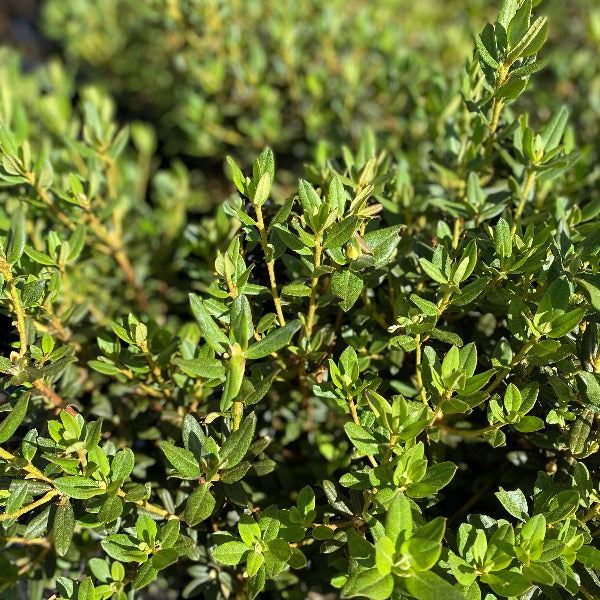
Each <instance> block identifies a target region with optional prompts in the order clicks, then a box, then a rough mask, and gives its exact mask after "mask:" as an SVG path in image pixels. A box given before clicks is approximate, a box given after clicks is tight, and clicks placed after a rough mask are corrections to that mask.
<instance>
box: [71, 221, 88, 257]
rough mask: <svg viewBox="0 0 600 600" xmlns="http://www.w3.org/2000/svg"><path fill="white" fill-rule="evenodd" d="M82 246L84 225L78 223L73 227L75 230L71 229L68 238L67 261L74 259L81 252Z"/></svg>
mask: <svg viewBox="0 0 600 600" xmlns="http://www.w3.org/2000/svg"><path fill="white" fill-rule="evenodd" d="M84 246H85V225H82V224H80V225H78V226H77V227H76V228H75V231H73V233H72V234H71V237H70V238H69V247H70V251H69V256H68V258H67V260H68V261H69V262H71V261H74V260H75V259H76V258H77V257H78V256H79V255H80V254H81V251H82V250H83V247H84Z"/></svg>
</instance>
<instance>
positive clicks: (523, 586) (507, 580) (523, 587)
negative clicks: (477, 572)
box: [481, 571, 532, 598]
mask: <svg viewBox="0 0 600 600" xmlns="http://www.w3.org/2000/svg"><path fill="white" fill-rule="evenodd" d="M481 581H483V582H484V583H487V584H488V585H489V586H490V587H491V588H492V591H493V592H494V593H495V594H498V596H502V597H504V598H508V597H510V598H512V597H513V596H520V595H521V594H524V593H525V592H526V591H527V590H528V589H529V588H530V587H531V585H532V584H531V581H529V579H528V578H527V577H525V575H521V573H516V572H514V571H498V572H496V573H488V574H486V575H484V576H482V577H481Z"/></svg>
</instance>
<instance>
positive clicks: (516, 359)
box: [0, 0, 600, 600]
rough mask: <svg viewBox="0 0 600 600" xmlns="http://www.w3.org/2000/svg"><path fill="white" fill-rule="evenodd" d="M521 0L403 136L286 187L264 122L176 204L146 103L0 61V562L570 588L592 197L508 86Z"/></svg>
mask: <svg viewBox="0 0 600 600" xmlns="http://www.w3.org/2000/svg"><path fill="white" fill-rule="evenodd" d="M531 10H532V2H531V0H525V1H524V2H522V3H518V2H517V1H516V0H505V2H504V3H503V6H502V10H501V12H500V16H499V17H498V19H497V21H496V22H495V23H494V24H493V25H487V26H486V28H485V29H484V30H483V32H482V34H481V35H480V36H478V37H477V38H476V52H475V54H474V58H473V60H472V61H470V62H469V63H468V64H467V69H466V71H465V73H464V75H463V77H462V79H461V80H460V81H459V82H458V83H457V84H454V87H455V88H456V87H458V88H459V90H460V91H459V92H458V93H456V94H455V95H454V96H450V95H448V97H447V98H446V103H445V104H440V105H438V109H439V112H438V113H437V114H436V115H435V119H434V120H435V122H436V124H434V125H432V126H431V127H430V128H429V131H430V133H431V136H432V137H431V140H430V145H431V149H432V151H431V153H430V155H429V156H428V157H427V160H424V157H423V156H422V155H414V154H412V153H408V154H406V155H403V154H398V155H397V156H395V157H392V156H390V155H388V154H386V152H385V151H380V150H378V149H377V143H376V140H375V137H374V136H373V135H372V134H369V133H366V134H364V135H363V137H362V139H361V142H360V144H359V145H358V148H357V149H355V150H354V151H353V150H351V149H349V148H342V149H341V151H340V156H333V155H332V156H328V157H324V159H323V160H320V161H316V162H315V164H313V165H310V166H308V167H307V169H306V175H305V178H304V179H302V180H300V182H299V183H298V185H297V189H294V190H292V191H291V193H290V191H289V190H286V188H285V186H282V185H279V184H278V182H277V178H276V176H275V174H276V171H275V159H274V156H273V153H272V152H271V151H270V150H269V149H266V150H264V151H263V152H261V153H260V155H259V156H258V157H257V158H256V160H255V161H254V163H253V167H252V169H251V172H250V170H249V171H248V173H245V172H243V171H242V170H241V169H240V168H239V167H238V165H237V164H236V162H235V161H234V160H233V159H231V160H229V168H230V173H231V178H232V180H233V182H234V185H235V187H236V188H237V192H236V194H235V195H232V196H231V197H230V198H229V199H228V201H227V202H226V203H225V205H224V207H222V209H219V210H216V212H215V213H214V214H213V215H210V216H206V217H203V218H202V219H201V223H200V224H196V223H194V222H193V219H192V216H193V213H192V209H193V203H190V201H189V199H188V198H187V196H188V195H189V194H190V192H189V191H188V190H189V189H190V188H189V185H190V183H189V180H188V179H187V176H186V171H185V169H184V168H183V167H181V166H177V165H175V166H174V167H173V168H172V169H170V170H165V171H161V172H159V173H157V174H156V176H155V177H154V184H153V186H152V187H153V189H154V195H152V196H151V198H152V201H151V202H147V200H146V188H147V186H148V184H149V177H150V173H151V172H152V153H153V149H154V143H155V142H154V138H153V134H152V131H151V130H150V129H149V128H147V127H145V126H142V125H140V124H135V125H134V126H133V127H132V128H131V131H130V133H131V138H132V140H133V146H130V145H129V143H128V134H129V130H128V129H127V128H119V127H117V125H116V124H115V120H114V116H113V106H112V103H111V101H110V100H109V99H108V98H107V97H106V96H104V95H103V94H101V93H100V92H99V91H98V90H95V89H93V88H84V89H82V90H80V91H79V92H78V93H77V95H75V92H74V87H73V85H72V83H71V81H70V79H69V77H68V76H67V75H66V74H65V72H64V70H62V69H61V68H60V67H59V66H58V65H57V64H53V65H50V66H49V67H48V68H44V69H42V70H41V71H40V72H38V73H33V74H27V75H25V74H23V73H21V72H20V71H19V69H18V65H17V63H16V62H15V61H14V60H12V62H11V65H12V66H11V68H10V69H7V70H6V71H5V72H4V74H3V76H4V77H5V78H6V79H7V80H8V83H10V85H8V84H5V85H0V94H1V97H0V110H1V113H0V118H1V121H2V122H3V123H4V125H3V126H2V127H1V128H0V146H1V149H2V171H1V172H0V176H1V179H2V182H3V187H2V192H1V193H2V199H3V201H4V202H3V204H2V209H1V213H0V228H1V230H2V236H3V244H2V247H3V251H2V254H1V255H0V272H1V276H2V295H1V296H0V306H2V310H3V312H4V313H5V314H6V315H8V320H7V323H9V322H12V323H13V325H14V328H11V327H10V326H9V325H8V324H7V329H14V332H15V334H14V336H13V337H10V336H9V337H8V339H7V340H6V344H5V353H4V356H3V357H2V358H0V372H2V373H3V375H4V376H3V385H4V388H5V390H6V393H7V395H8V397H7V399H6V402H5V403H4V404H3V405H2V408H3V409H4V413H5V414H4V418H3V420H2V421H1V422H0V444H1V446H0V475H1V479H0V482H1V483H2V485H1V487H0V489H1V491H0V498H1V499H2V502H3V506H4V511H3V512H2V513H1V514H0V522H1V523H2V525H1V528H2V529H1V531H2V536H1V537H0V547H2V550H3V552H2V554H0V566H1V567H2V568H1V569H0V585H1V586H3V589H5V590H10V589H14V588H15V586H17V585H20V586H21V588H22V589H25V593H27V594H28V595H29V596H28V597H31V598H41V597H43V596H44V594H45V593H46V592H49V593H51V594H56V597H58V598H69V599H71V598H77V600H82V599H85V600H87V599H98V598H128V597H134V596H135V595H136V594H138V593H137V592H135V590H145V591H143V592H139V594H142V595H143V594H148V595H147V596H146V597H152V594H154V595H155V597H174V598H177V597H195V596H196V597H197V596H199V597H207V598H229V597H231V596H232V595H235V596H236V597H240V598H244V597H247V598H254V597H257V596H258V595H261V596H262V597H285V598H290V599H294V598H304V597H306V596H307V594H308V593H309V592H327V591H331V590H332V589H336V588H337V589H338V590H339V592H338V594H339V595H340V596H341V597H366V598H371V599H373V600H378V599H385V598H389V597H393V598H398V599H400V598H416V599H417V600H428V599H437V598H449V599H454V598H456V599H457V600H458V599H461V598H467V599H476V598H486V599H492V598H497V597H502V598H504V597H509V598H514V597H517V598H536V597H548V598H559V599H560V598H571V597H579V598H593V597H597V596H598V594H599V592H600V585H598V579H597V570H598V568H599V567H600V550H599V549H598V547H597V545H598V544H597V538H596V537H595V534H596V533H597V526H598V521H599V520H600V515H599V513H600V511H599V507H600V502H599V500H600V497H599V494H600V490H599V489H598V477H597V451H598V449H599V445H598V440H597V435H598V433H597V419H596V414H597V412H598V411H599V410H600V379H599V375H598V373H600V359H599V357H598V331H597V321H598V310H599V309H600V280H599V279H598V258H597V257H598V254H599V250H600V241H599V234H598V232H599V224H598V221H597V218H596V217H597V215H598V212H599V211H600V203H599V202H598V200H597V199H595V198H593V197H592V198H591V200H590V199H588V196H587V189H586V186H588V185H589V184H590V181H589V180H588V179H587V166H586V165H585V163H583V161H581V162H582V163H583V167H579V166H578V165H577V164H576V161H577V159H578V157H579V155H578V153H577V152H576V151H575V149H574V141H573V135H572V133H569V132H568V130H566V129H565V127H566V123H567V118H568V116H567V111H566V110H565V109H564V108H559V109H557V110H555V111H554V112H553V114H552V116H551V117H550V118H549V119H548V122H547V123H545V124H543V125H541V126H540V127H539V128H535V129H534V128H533V125H530V121H529V118H528V116H527V115H526V114H522V115H519V114H518V112H517V111H515V110H514V109H513V107H511V106H510V105H511V103H512V102H513V101H514V100H515V99H517V98H518V97H519V96H520V95H521V94H522V93H523V91H524V89H525V88H526V86H527V83H528V81H529V77H530V76H531V75H532V74H533V73H534V72H535V71H536V70H538V68H539V62H538V60H537V52H538V51H539V50H540V49H541V47H542V45H543V43H544V40H545V37H546V29H547V23H546V20H545V19H544V18H532V17H531ZM7 62H9V61H8V59H7ZM447 89H449V90H451V89H453V86H450V87H449V88H447ZM439 93H440V97H443V95H444V93H447V94H449V92H448V91H447V90H446V91H443V90H440V92H439ZM76 99H78V102H76V101H75V100H76ZM440 123H441V126H439V124H440ZM211 256H212V257H213V258H214V260H213V261H212V262H210V257H211ZM182 297H186V298H187V299H188V300H189V308H187V307H186V305H185V304H184V303H183V302H182ZM138 597H143V596H138Z"/></svg>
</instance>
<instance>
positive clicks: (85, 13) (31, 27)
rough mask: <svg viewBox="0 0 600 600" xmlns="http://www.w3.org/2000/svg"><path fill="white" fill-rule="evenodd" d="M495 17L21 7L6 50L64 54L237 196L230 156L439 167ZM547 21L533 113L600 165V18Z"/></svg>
mask: <svg viewBox="0 0 600 600" xmlns="http://www.w3.org/2000/svg"><path fill="white" fill-rule="evenodd" d="M496 10H497V6H496V3H494V2H489V1H487V0H468V1H464V0H431V1H429V2H412V1H408V0H378V1H377V2H374V3H366V2H363V1H362V0H332V1H330V2H326V3H325V2H320V1H318V0H302V1H300V2H293V3H288V2H278V1H276V0H250V1H249V0H228V1H223V0H146V1H144V2H139V0H42V1H36V0H25V1H19V2H16V1H15V0H7V1H5V2H3V3H2V8H0V35H1V36H2V38H3V41H5V42H8V43H12V44H17V45H19V46H21V47H24V50H25V52H24V56H25V60H26V65H27V66H29V67H31V66H33V65H35V64H39V63H40V62H42V61H43V60H44V59H45V58H46V57H47V56H49V55H57V54H58V55H60V56H61V58H62V60H63V61H65V63H66V65H67V66H68V70H69V72H70V73H72V74H73V76H75V77H76V78H77V81H78V82H81V83H93V84H94V85H96V86H100V87H104V88H105V89H107V90H108V91H110V93H111V94H112V95H113V96H115V97H116V101H117V106H118V115H119V117H120V118H122V119H123V120H131V119H141V120H143V121H146V122H149V123H151V124H152V126H153V127H154V128H155V130H156V132H157V136H158V145H159V155H160V156H161V157H162V158H163V159H167V160H168V159H169V158H170V157H173V156H179V157H185V162H186V163H187V165H188V166H190V167H192V168H193V169H194V170H196V171H199V172H200V173H201V174H202V178H203V179H204V178H205V177H209V178H211V177H215V178H214V179H213V181H211V183H212V184H213V187H214V189H213V194H216V195H217V196H222V191H220V190H219V186H220V185H221V184H219V183H217V179H220V174H221V166H222V163H223V158H224V156H225V154H227V153H230V154H233V155H235V156H236V158H237V159H238V160H239V161H240V162H241V163H242V164H248V161H249V158H248V157H249V156H251V155H252V154H253V152H254V151H255V150H257V149H260V148H262V147H264V146H265V145H269V146H271V147H272V148H273V149H274V151H275V152H276V154H277V156H278V159H279V163H280V166H281V167H284V168H287V169H288V170H290V171H293V172H294V175H297V174H298V172H299V171H300V169H299V167H301V165H302V162H303V161H305V160H310V159H312V158H315V157H316V158H317V159H319V158H320V159H324V158H326V157H327V156H328V155H327V153H328V147H330V148H336V149H337V148H339V147H340V144H346V143H348V144H353V143H355V142H356V140H357V139H359V137H360V134H361V132H362V131H363V130H364V128H365V127H370V128H372V129H373V130H374V131H375V132H376V133H377V134H378V136H379V137H381V138H385V144H386V147H387V148H388V149H389V150H390V151H394V150H398V151H403V152H404V153H405V154H408V155H409V156H412V157H414V158H415V160H419V159H421V160H422V159H424V158H426V157H427V154H428V151H429V150H430V148H429V147H428V146H427V143H426V142H425V140H431V139H432V135H431V134H432V129H434V130H435V129H437V130H438V132H443V127H444V116H445V115H446V114H447V113H446V112H445V110H444V107H445V106H447V110H448V111H451V110H452V108H453V106H452V105H451V102H450V101H451V100H452V99H454V98H457V96H456V92H457V89H448V86H449V85H450V84H449V83H448V82H449V81H450V80H453V81H458V78H456V77H454V78H453V76H454V75H456V73H458V72H460V70H461V69H462V68H463V66H464V63H465V60H466V59H467V58H468V57H469V54H470V53H471V52H472V34H473V32H474V31H479V30H480V28H481V23H483V22H486V20H488V19H490V18H491V17H492V15H493V14H494V12H495V11H496ZM538 11H541V13H546V14H548V16H549V17H551V23H552V27H551V30H550V43H549V44H548V45H547V50H546V53H545V55H544V56H543V57H542V58H543V59H544V60H546V61H547V62H548V64H549V66H548V67H547V68H546V69H545V70H544V71H542V73H541V74H538V76H537V86H536V89H535V92H533V95H531V94H530V95H528V96H527V97H526V100H525V102H528V103H530V104H531V105H534V106H535V107H536V110H534V111H532V112H533V113H534V114H537V115H538V116H539V117H540V119H541V120H545V119H546V118H547V117H548V114H546V112H548V113H549V110H550V109H549V108H548V109H547V111H544V110H543V109H542V110H540V107H550V106H556V104H557V103H560V102H563V103H565V104H566V105H567V106H568V107H569V108H570V110H571V113H572V115H573V118H572V120H571V123H572V125H573V128H574V129H575V131H576V132H577V138H578V142H580V143H583V144H588V146H590V147H589V148H588V152H589V151H593V152H596V149H593V148H592V147H593V146H594V145H595V144H597V138H598V122H599V117H600V75H599V73H598V54H599V50H600V6H599V5H598V3H597V2H596V0H566V1H565V0H546V1H545V2H543V3H542V6H540V7H539V8H538ZM50 41H51V42H52V44H50V43H49V42H50ZM526 108H528V109H529V108H531V107H529V106H528V107H526ZM324 140H327V142H325V141H324ZM428 143H429V144H430V142H428ZM327 146H328V147H327ZM203 183H204V182H203Z"/></svg>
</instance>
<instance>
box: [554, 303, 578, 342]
mask: <svg viewBox="0 0 600 600" xmlns="http://www.w3.org/2000/svg"><path fill="white" fill-rule="evenodd" d="M584 315H585V308H576V309H575V310H571V311H569V312H567V313H565V314H564V315H559V316H558V317H555V318H554V319H552V322H551V329H550V331H549V332H548V334H547V335H548V337H549V338H553V339H555V338H559V337H562V336H563V335H567V333H570V332H571V331H573V329H575V327H577V325H579V323H581V320H582V319H583V317H584Z"/></svg>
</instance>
